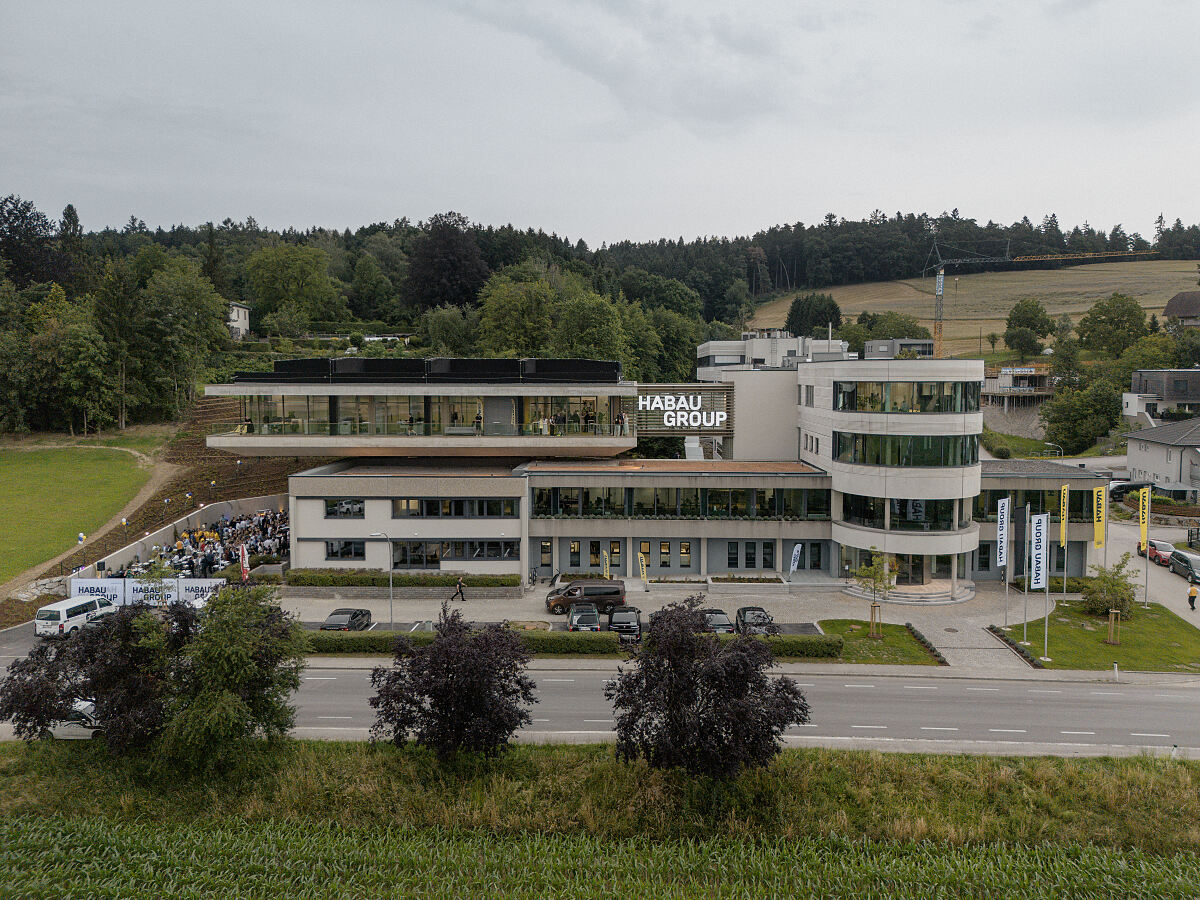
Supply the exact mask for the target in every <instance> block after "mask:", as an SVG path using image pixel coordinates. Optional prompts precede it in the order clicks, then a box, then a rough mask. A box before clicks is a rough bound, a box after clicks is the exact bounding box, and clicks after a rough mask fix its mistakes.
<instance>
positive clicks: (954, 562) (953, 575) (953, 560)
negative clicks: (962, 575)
mask: <svg viewBox="0 0 1200 900" xmlns="http://www.w3.org/2000/svg"><path fill="white" fill-rule="evenodd" d="M958 557H959V554H958V553H955V554H953V555H951V557H950V599H951V600H953V599H954V589H955V588H957V587H958Z"/></svg>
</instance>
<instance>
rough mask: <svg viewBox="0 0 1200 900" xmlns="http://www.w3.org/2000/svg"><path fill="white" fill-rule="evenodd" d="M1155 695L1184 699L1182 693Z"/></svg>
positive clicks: (1170, 698) (1157, 695) (1171, 698)
mask: <svg viewBox="0 0 1200 900" xmlns="http://www.w3.org/2000/svg"><path fill="white" fill-rule="evenodd" d="M1154 696H1155V697H1166V698H1167V699H1168V700H1182V699H1183V695H1182V694H1155V695H1154Z"/></svg>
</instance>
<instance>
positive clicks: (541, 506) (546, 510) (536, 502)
mask: <svg viewBox="0 0 1200 900" xmlns="http://www.w3.org/2000/svg"><path fill="white" fill-rule="evenodd" d="M553 497H554V494H553V493H552V491H551V489H550V488H534V489H533V514H534V515H535V516H550V515H553V514H554V507H553V505H552V503H551V501H552V499H553Z"/></svg>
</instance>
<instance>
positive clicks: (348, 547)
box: [325, 541, 367, 559]
mask: <svg viewBox="0 0 1200 900" xmlns="http://www.w3.org/2000/svg"><path fill="white" fill-rule="evenodd" d="M325 558H326V559H366V558H367V545H366V541H326V542H325Z"/></svg>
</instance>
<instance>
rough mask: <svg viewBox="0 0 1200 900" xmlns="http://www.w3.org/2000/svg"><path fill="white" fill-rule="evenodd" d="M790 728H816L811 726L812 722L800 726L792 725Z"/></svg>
mask: <svg viewBox="0 0 1200 900" xmlns="http://www.w3.org/2000/svg"><path fill="white" fill-rule="evenodd" d="M792 727H793V728H816V727H817V726H816V725H815V724H813V723H812V722H804V723H802V724H800V725H793V726H792Z"/></svg>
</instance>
